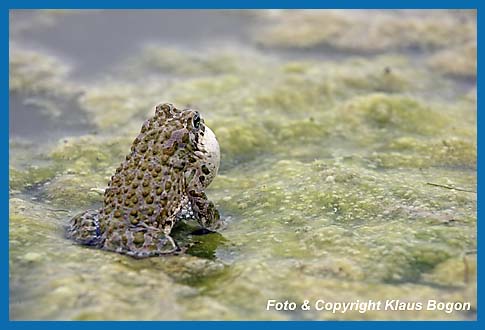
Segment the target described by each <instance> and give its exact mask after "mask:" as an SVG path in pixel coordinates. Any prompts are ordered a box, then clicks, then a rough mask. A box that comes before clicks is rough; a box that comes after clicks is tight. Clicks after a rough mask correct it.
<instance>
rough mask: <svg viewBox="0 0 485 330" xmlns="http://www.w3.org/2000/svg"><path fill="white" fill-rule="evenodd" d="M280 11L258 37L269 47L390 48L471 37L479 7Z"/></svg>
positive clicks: (437, 44) (426, 45) (446, 43)
mask: <svg viewBox="0 0 485 330" xmlns="http://www.w3.org/2000/svg"><path fill="white" fill-rule="evenodd" d="M368 15H369V13H368V12H366V11H357V10H354V11H345V10H300V11H296V12H295V11H280V12H278V13H277V14H276V15H273V16H272V17H270V22H271V23H270V24H267V26H266V28H265V29H263V31H260V30H258V31H255V33H254V39H255V41H256V42H258V43H261V44H263V45H265V46H268V47H271V46H273V47H274V46H277V47H296V48H311V47H317V46H322V45H326V46H330V47H332V48H336V49H340V50H342V51H349V50H351V51H352V50H354V51H360V52H371V53H372V52H383V51H388V50H389V49H406V48H413V47H414V48H425V49H426V48H431V49H433V48H440V47H445V46H450V45H456V44H459V43H462V42H463V41H468V40H473V38H474V37H475V36H476V30H475V24H476V12H475V11H455V12H452V11H414V12H413V11H406V12H402V11H401V12H395V11H394V12H393V11H379V12H374V13H373V15H372V19H369V16H368Z"/></svg>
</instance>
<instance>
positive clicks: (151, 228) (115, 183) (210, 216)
mask: <svg viewBox="0 0 485 330" xmlns="http://www.w3.org/2000/svg"><path fill="white" fill-rule="evenodd" d="M207 141H209V142H210V143H209V142H207ZM218 168H219V145H218V143H217V140H216V139H215V136H214V134H213V133H212V131H211V130H210V129H209V128H208V127H207V126H206V125H205V123H204V120H203V119H202V118H200V115H199V113H198V112H197V111H195V110H192V109H177V108H175V107H174V106H173V105H172V104H168V103H166V104H160V105H158V106H156V107H155V116H154V117H152V118H151V119H149V120H147V121H145V123H144V124H143V126H142V128H141V132H140V134H139V135H138V136H137V137H136V138H135V140H134V141H133V144H132V146H131V152H130V153H129V154H128V155H127V156H126V159H125V160H124V161H123V162H122V163H121V165H120V166H119V167H118V168H117V169H116V173H115V174H114V175H113V176H112V177H111V181H110V182H109V184H108V188H107V189H106V191H105V193H104V201H103V206H102V208H101V209H99V210H88V211H86V212H84V213H82V214H79V215H77V216H75V217H74V218H73V219H71V221H70V223H69V226H68V229H67V236H68V237H69V238H71V239H73V240H74V241H75V242H77V243H79V244H83V245H90V246H94V247H97V248H100V249H104V250H108V251H115V252H118V253H122V254H127V255H130V256H132V257H136V258H143V257H151V256H159V255H164V254H172V253H175V252H178V251H180V249H179V247H178V245H177V243H176V242H175V241H174V240H173V238H172V237H171V236H170V233H171V231H172V228H173V227H174V225H175V224H176V223H177V222H178V221H181V220H182V219H185V218H193V219H196V220H197V221H198V222H199V223H200V225H201V226H202V227H203V228H209V229H210V228H214V227H215V226H216V224H217V223H218V222H219V212H218V211H217V209H216V208H215V207H214V204H213V203H212V202H211V201H209V200H208V199H207V196H206V194H205V193H204V189H205V188H206V187H207V186H208V185H209V184H210V182H211V181H212V179H213V178H214V177H215V176H216V174H217V170H218Z"/></svg>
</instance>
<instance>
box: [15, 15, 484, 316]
mask: <svg viewBox="0 0 485 330" xmlns="http://www.w3.org/2000/svg"><path fill="white" fill-rule="evenodd" d="M9 68H10V81H9V83H10V84H9V89H10V164H9V169H10V222H9V244H10V245H9V247H10V258H9V271H10V274H9V281H10V283H9V285H10V318H11V319H70V320H71V319H72V320H91V319H96V320H98V319H99V320H106V319H130V320H158V319H175V320H182V319H183V320H185V319H188V320H201V319H203V320H205V319H210V320H221V319H222V320H232V319H237V320H252V319H262V320H331V319H342V320H353V319H405V320H414V319H422V320H428V319H457V320H462V319H476V252H475V251H476V240H477V237H476V233H477V232H476V224H477V223H476V221H477V217H476V209H477V205H476V202H477V199H476V182H477V181H476V180H477V173H476V157H477V145H476V134H477V127H476V111H477V108H476V103H477V96H476V12H475V11H462V10H449V11H443V10H441V11H414V10H406V11H396V10H394V11H382V10H381V11H378V10H375V11H374V10H372V11H371V10H369V11H360V10H289V11H282V10H265V11H208V10H204V11H173V10H167V11H159V10H156V11H155V10H154V11H86V10H82V11H51V10H41V11H11V13H10V66H9ZM159 102H172V103H175V104H178V105H181V106H185V105H190V106H192V107H197V108H198V109H200V111H201V113H202V115H203V117H204V118H205V121H206V123H207V125H208V126H209V127H210V128H211V129H212V130H213V131H214V132H215V134H216V136H217V138H218V140H219V143H220V147H221V168H220V172H219V175H218V176H217V177H216V178H215V179H214V182H213V183H212V184H211V185H210V186H209V189H208V190H207V191H206V192H207V195H208V196H209V198H210V199H211V200H213V201H214V202H215V204H216V206H217V208H218V209H219V211H220V213H221V216H222V217H223V218H224V220H225V223H226V224H225V228H223V229H222V230H220V232H219V233H217V234H208V235H202V236H190V235H188V233H190V231H191V226H192V224H191V223H187V224H184V225H182V226H180V228H179V229H178V231H177V233H175V238H177V239H179V240H186V241H187V242H190V243H191V246H192V247H191V248H190V249H189V250H188V251H187V253H186V254H183V255H179V256H170V257H163V258H148V259H140V260H137V259H133V258H131V257H128V256H123V255H119V254H116V253H110V252H106V251H100V250H95V249H90V248H86V247H82V246H78V245H74V244H73V243H72V242H71V241H69V240H67V239H66V238H65V236H64V227H65V225H66V224H67V222H68V220H69V219H70V218H72V217H73V216H74V215H76V214H78V213H79V212H82V211H84V210H86V209H89V208H97V207H99V206H100V204H101V201H102V195H103V190H104V188H105V187H106V185H107V183H108V181H109V179H110V177H111V175H112V174H113V173H114V170H115V169H116V167H117V166H118V165H119V163H120V162H121V161H122V160H123V159H124V156H125V155H126V154H127V153H128V152H129V148H130V145H131V143H132V141H133V139H134V138H135V136H136V134H137V132H138V131H139V129H140V127H141V124H142V123H143V121H144V120H145V119H146V118H148V117H150V116H151V115H152V114H153V106H154V105H155V104H156V103H159ZM270 300H271V301H274V304H276V303H277V302H281V303H284V302H286V301H288V302H289V303H291V302H295V303H296V304H297V305H298V306H300V305H301V304H303V303H304V302H305V300H307V301H309V302H312V303H316V302H318V301H325V302H327V303H330V305H328V306H329V309H325V308H323V309H322V310H317V308H311V309H310V310H302V309H301V308H296V309H294V310H291V308H286V310H285V308H283V309H277V308H274V307H273V306H270V307H269V308H268V305H269V304H271V303H270ZM388 300H398V301H397V302H391V303H389V304H391V305H392V304H397V305H396V306H398V305H399V303H400V302H405V303H409V304H411V303H413V304H414V305H413V306H416V305H417V304H422V305H423V306H427V304H428V303H429V301H435V302H436V304H438V303H443V306H445V304H448V305H447V306H451V305H449V304H450V303H453V304H454V305H453V306H455V307H456V308H455V309H454V310H452V311H451V312H449V310H448V309H446V308H445V307H443V308H442V309H439V308H435V309H432V310H428V309H426V308H422V309H421V310H419V309H417V308H416V307H414V308H407V307H406V308H405V309H404V310H402V309H401V310H400V309H399V308H395V309H394V308H389V309H384V308H381V309H369V310H366V311H365V312H361V311H359V308H357V309H348V310H346V311H345V312H341V311H339V310H334V309H333V308H335V306H336V305H335V304H337V303H339V302H341V303H342V305H341V306H344V303H349V304H350V303H352V302H354V303H356V304H357V305H355V306H358V303H359V302H365V301H375V302H379V301H381V302H382V304H383V306H384V305H385V304H386V303H387V301H388ZM466 303H469V308H459V306H458V305H459V304H462V305H464V304H466ZM320 304H321V306H323V307H325V303H324V302H321V303H320ZM349 306H350V305H349ZM366 306H367V305H366ZM437 306H438V305H437ZM440 306H441V305H440ZM457 306H458V307H457ZM312 307H316V306H315V305H312Z"/></svg>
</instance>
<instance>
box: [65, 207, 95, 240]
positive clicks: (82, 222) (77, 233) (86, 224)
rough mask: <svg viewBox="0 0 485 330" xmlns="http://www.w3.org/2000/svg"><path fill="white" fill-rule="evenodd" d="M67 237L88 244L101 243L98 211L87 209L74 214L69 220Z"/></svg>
mask: <svg viewBox="0 0 485 330" xmlns="http://www.w3.org/2000/svg"><path fill="white" fill-rule="evenodd" d="M66 234H67V237H68V238H71V239H73V240H74V241H75V242H76V243H79V244H82V245H90V246H100V245H101V244H102V240H103V239H102V236H101V230H100V227H99V211H98V210H87V211H86V212H84V213H81V214H78V215H76V216H75V217H74V218H72V219H71V221H70V222H69V226H68V228H67V232H66Z"/></svg>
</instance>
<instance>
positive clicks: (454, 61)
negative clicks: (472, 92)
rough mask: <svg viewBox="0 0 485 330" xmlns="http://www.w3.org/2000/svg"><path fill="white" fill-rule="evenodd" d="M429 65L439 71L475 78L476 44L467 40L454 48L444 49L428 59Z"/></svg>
mask: <svg viewBox="0 0 485 330" xmlns="http://www.w3.org/2000/svg"><path fill="white" fill-rule="evenodd" d="M428 63H429V66H430V67H431V68H432V69H434V70H436V71H438V72H441V73H444V74H447V75H452V76H458V77H465V78H475V77H476V74H477V44H476V43H475V42H469V43H466V44H464V45H459V46H457V47H456V48H452V49H445V50H442V51H440V52H438V53H437V54H435V55H433V56H432V57H431V58H430V59H429V60H428Z"/></svg>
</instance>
